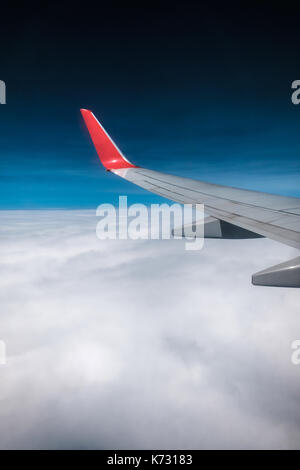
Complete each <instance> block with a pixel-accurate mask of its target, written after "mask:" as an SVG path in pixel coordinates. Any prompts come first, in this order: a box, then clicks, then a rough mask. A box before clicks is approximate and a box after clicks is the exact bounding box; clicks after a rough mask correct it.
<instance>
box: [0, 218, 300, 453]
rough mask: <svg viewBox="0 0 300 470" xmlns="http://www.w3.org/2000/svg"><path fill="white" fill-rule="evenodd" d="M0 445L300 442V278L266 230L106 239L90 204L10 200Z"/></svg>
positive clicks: (289, 252)
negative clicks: (30, 207)
mask: <svg viewBox="0 0 300 470" xmlns="http://www.w3.org/2000/svg"><path fill="white" fill-rule="evenodd" d="M1 220H2V223H1V230H0V240H1V256H0V261H1V264H0V275H1V281H0V282H1V291H0V340H3V341H5V343H6V349H7V360H6V365H2V366H0V447H1V448H35V449H37V448H39V449H40V448H42V449H45V448H46V449H47V448H55V449H65V448H68V449H69V448H71V449H72V448H74V449H93V448H100V449H101V448H109V449H113V448H121V449H125V448H158V449H163V448H170V449H172V448H180V449H191V448H200V449H203V448H204V449H211V448H226V449H227V448H282V449H286V448H299V447H300V398H299V390H300V365H299V366H295V365H293V364H292V362H291V354H292V349H291V343H292V341H294V340H295V339H299V338H300V311H299V296H300V293H299V290H297V289H294V290H293V289H276V288H267V287H266V288H264V287H254V286H252V285H251V274H252V273H254V272H256V271H259V270H260V269H263V268H265V267H268V266H271V265H272V264H275V263H277V262H278V263H279V262H281V261H284V260H287V259H289V258H292V257H293V256H296V255H297V252H296V250H293V249H291V248H288V247H286V246H284V245H281V244H279V243H275V242H272V241H270V240H266V239H257V240H249V241H247V240H244V241H222V240H209V241H206V243H205V246H204V249H203V250H202V251H199V252H188V251H185V250H184V241H180V240H170V241H168V240H163V241H115V240H111V241H100V240H98V239H97V238H96V235H95V229H96V223H97V219H96V217H95V215H94V212H90V211H70V212H68V211H45V212H40V211H32V212H29V211H27V212H26V211H24V212H18V211H14V212H2V214H1Z"/></svg>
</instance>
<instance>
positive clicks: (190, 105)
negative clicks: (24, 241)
mask: <svg viewBox="0 0 300 470" xmlns="http://www.w3.org/2000/svg"><path fill="white" fill-rule="evenodd" d="M4 13H5V15H4V16H5V18H6V22H5V25H3V28H2V30H1V32H0V39H1V43H2V44H5V46H6V47H5V48H4V49H3V51H2V52H1V65H2V67H1V76H0V79H1V80H4V81H5V82H6V86H7V104H6V105H1V106H0V145H1V159H0V176H1V189H0V196H1V197H0V208H1V209H26V208H27V209H29V208H31V209H38V208H95V207H96V206H97V205H98V204H100V203H102V202H116V201H117V197H118V195H119V194H127V195H128V196H129V202H146V203H149V202H152V201H160V200H162V198H159V197H157V196H153V195H149V194H147V192H146V191H144V190H142V189H139V188H136V187H132V186H131V185H130V183H128V182H125V181H123V180H119V179H118V178H117V177H115V176H112V175H108V174H107V173H105V171H104V170H103V168H102V167H101V164H100V162H99V160H98V157H97V155H96V152H95V151H94V149H93V147H92V144H91V142H90V139H89V136H88V134H87V131H86V129H85V127H84V124H83V122H82V119H81V116H80V112H79V109H80V107H85V108H88V109H91V110H92V111H93V112H94V113H95V115H96V116H97V117H98V119H99V120H100V121H101V123H102V124H103V125H104V127H105V128H106V130H107V131H108V132H109V133H110V134H111V136H112V137H113V138H114V140H115V141H116V142H117V144H118V145H119V147H120V148H121V149H122V151H123V152H124V153H125V155H127V156H128V158H129V159H130V160H131V161H132V162H134V163H136V164H137V165H139V166H144V167H147V168H150V169H154V170H158V171H166V172H170V173H173V174H178V175H181V176H190V177H192V178H196V179H202V180H205V181H210V182H215V183H219V184H228V185H231V186H238V187H243V188H248V189H256V190H261V191H266V192H272V193H278V194H285V195H293V196H300V189H299V186H300V185H299V174H300V159H299V151H300V133H299V119H300V106H299V107H298V106H295V105H293V104H292V102H291V92H292V90H291V83H292V81H293V80H295V79H299V77H300V70H299V68H300V67H299V61H297V56H298V51H297V47H298V46H297V45H298V44H299V35H300V34H299V28H298V25H297V21H296V16H295V15H294V14H293V12H289V13H286V12H284V11H282V10H279V9H276V7H274V6H273V7H272V8H271V7H260V8H259V9H258V8H257V9H256V8H251V9H250V8H247V7H244V8H243V10H239V9H237V8H236V7H235V8H233V7H232V8H230V6H229V5H228V4H226V9H225V7H224V8H222V7H219V8H218V9H214V8H213V6H208V5H201V6H199V5H197V3H194V2H187V4H186V5H185V7H184V8H183V7H182V6H181V4H179V3H176V2H175V3H174V5H173V8H172V9H171V10H170V8H169V7H167V6H166V7H165V8H160V9H157V10H155V9H154V8H148V7H147V5H146V4H145V5H144V6H143V7H140V8H137V7H131V6H130V5H129V6H126V7H124V6H119V5H118V4H117V3H114V4H112V6H110V7H108V6H106V7H103V8H101V15H99V13H97V14H93V10H92V9H90V8H88V7H86V8H83V7H82V5H77V4H72V9H71V10H70V7H69V6H68V5H67V4H62V5H61V6H60V7H58V6H57V5H56V4H55V3H54V4H49V5H46V6H40V7H38V8H36V9H35V10H33V11H31V10H30V9H28V7H27V6H26V7H25V6H24V7H23V8H19V9H15V10H14V11H6V12H4Z"/></svg>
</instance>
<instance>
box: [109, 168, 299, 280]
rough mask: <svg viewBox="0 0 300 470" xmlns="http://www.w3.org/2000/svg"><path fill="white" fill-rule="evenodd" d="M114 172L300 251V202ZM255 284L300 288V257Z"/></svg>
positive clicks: (134, 171)
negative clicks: (203, 208)
mask: <svg viewBox="0 0 300 470" xmlns="http://www.w3.org/2000/svg"><path fill="white" fill-rule="evenodd" d="M111 171H113V173H115V174H116V175H118V176H121V177H122V178H125V179H126V180H128V181H130V182H132V183H134V184H136V185H138V186H140V187H142V188H144V189H146V190H147V191H150V192H152V193H155V194H158V195H160V196H163V197H165V198H167V199H170V200H171V201H175V202H179V203H182V204H204V207H205V212H206V213H207V214H209V215H210V216H212V217H213V218H215V219H217V220H220V221H224V222H226V223H227V224H230V225H231V226H237V227H240V228H241V229H245V230H247V231H249V232H251V233H254V234H258V235H261V236H264V237H268V238H271V239H273V240H276V241H278V242H281V243H284V244H286V245H289V246H291V247H293V248H297V249H300V198H294V197H286V196H279V195H274V194H267V193H262V192H259V191H249V190H245V189H238V188H231V187H228V186H221V185H216V184H211V183H205V182H201V181H197V180H194V179H190V178H182V177H178V176H173V175H169V174H165V173H160V172H158V171H152V170H147V169H144V168H126V169H117V170H111ZM247 238H248V237H247ZM252 283H253V284H254V285H262V286H274V287H300V257H297V258H295V259H292V260H290V261H287V262H284V263H281V264H279V265H276V266H273V267H271V268H267V269H265V270H263V271H260V272H258V273H256V274H254V275H253V276H252Z"/></svg>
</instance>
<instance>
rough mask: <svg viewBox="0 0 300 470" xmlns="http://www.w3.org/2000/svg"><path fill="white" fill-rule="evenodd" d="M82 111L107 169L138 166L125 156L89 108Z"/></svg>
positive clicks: (99, 155)
mask: <svg viewBox="0 0 300 470" xmlns="http://www.w3.org/2000/svg"><path fill="white" fill-rule="evenodd" d="M80 111H81V114H82V117H83V119H84V121H85V123H86V126H87V128H88V131H89V133H90V136H91V138H92V141H93V144H94V146H95V149H96V151H97V153H98V157H99V158H100V160H101V162H102V164H103V166H105V168H106V169H107V170H117V169H119V168H137V167H136V166H135V165H132V163H130V162H129V161H128V160H127V159H126V158H125V157H124V155H123V154H122V152H121V150H119V149H118V147H117V146H116V144H115V143H114V142H113V141H112V139H111V138H110V137H109V135H108V134H107V132H106V131H105V130H104V129H103V127H102V126H101V124H100V122H99V121H98V120H97V119H96V118H95V116H94V114H93V113H92V112H91V111H89V110H88V109H81V110H80Z"/></svg>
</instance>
